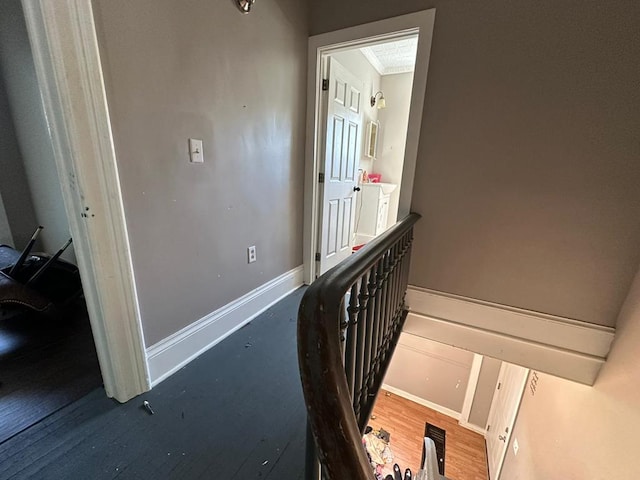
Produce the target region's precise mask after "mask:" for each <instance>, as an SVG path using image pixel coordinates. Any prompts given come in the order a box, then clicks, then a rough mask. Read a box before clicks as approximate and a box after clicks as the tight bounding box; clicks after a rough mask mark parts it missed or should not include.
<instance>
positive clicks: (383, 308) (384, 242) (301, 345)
mask: <svg viewBox="0 0 640 480" xmlns="http://www.w3.org/2000/svg"><path fill="white" fill-rule="evenodd" d="M419 219H420V215H418V214H410V215H409V216H407V217H406V218H404V219H403V220H402V221H400V222H398V223H396V225H394V226H393V227H392V228H390V229H389V230H387V231H386V232H385V233H384V234H382V235H381V236H379V237H377V238H376V239H374V240H372V241H371V242H370V243H368V244H367V245H366V246H365V247H363V248H362V249H360V251H359V252H358V253H356V254H354V255H352V256H351V257H349V258H348V259H346V260H345V261H344V262H342V263H341V264H339V265H337V266H336V267H334V268H333V269H331V270H329V271H328V272H327V273H325V274H324V275H322V276H321V277H320V278H319V279H317V280H316V281H315V282H313V284H311V286H309V288H308V289H307V291H306V292H305V295H304V296H303V298H302V302H301V304H300V310H299V313H298V363H299V367H300V377H301V380H302V388H303V391H304V397H305V403H306V406H307V412H308V421H309V429H310V431H311V434H312V435H311V436H312V438H313V439H314V443H315V447H316V449H315V451H313V452H311V453H308V455H307V459H308V461H307V478H308V479H311V478H319V473H318V472H319V469H318V468H317V466H313V465H310V461H309V459H315V458H317V459H318V460H319V462H320V466H321V469H322V477H323V478H324V479H325V480H345V479H349V480H371V479H373V478H374V474H373V469H372V467H371V464H370V463H369V460H368V458H367V455H366V452H365V450H364V448H363V445H362V434H363V431H364V428H365V427H366V424H367V422H368V421H369V416H370V415H371V410H372V409H373V404H374V402H375V397H376V395H377V393H378V390H379V389H380V386H381V383H382V379H383V378H384V374H385V372H386V369H387V367H388V365H389V361H390V360H391V356H392V354H393V351H394V349H395V346H396V344H397V342H398V337H399V335H400V332H401V331H402V325H403V323H404V320H405V318H406V315H407V310H406V308H405V303H404V297H405V293H406V289H407V282H408V277H409V262H410V254H411V243H412V240H413V226H414V225H415V223H416V222H417V221H418V220H419ZM308 443H311V442H309V440H308ZM310 447H313V445H308V447H307V448H310Z"/></svg>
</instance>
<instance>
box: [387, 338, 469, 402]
mask: <svg viewBox="0 0 640 480" xmlns="http://www.w3.org/2000/svg"><path fill="white" fill-rule="evenodd" d="M472 363H473V353H471V352H468V351H466V350H462V349H460V348H455V347H451V346H449V345H444V344H442V343H438V342H434V341H432V340H429V339H427V338H422V337H418V336H416V335H411V334H410V333H402V334H401V335H400V340H399V342H398V346H397V347H396V350H395V352H394V354H393V358H392V359H391V363H390V364H389V370H388V371H387V374H386V376H385V378H384V383H385V384H387V385H390V386H392V387H395V388H398V389H400V390H402V391H404V392H406V393H410V394H411V395H414V396H416V397H418V398H421V399H423V400H427V401H429V402H431V403H435V404H436V405H440V406H442V407H445V408H448V409H450V410H453V411H454V412H458V413H460V412H461V411H462V406H463V404H464V397H465V394H466V392H467V384H468V383H469V374H470V373H471V364H472Z"/></svg>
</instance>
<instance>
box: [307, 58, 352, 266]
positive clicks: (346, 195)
mask: <svg viewBox="0 0 640 480" xmlns="http://www.w3.org/2000/svg"><path fill="white" fill-rule="evenodd" d="M328 60H329V62H328V70H329V71H328V78H329V85H328V92H327V94H328V95H327V97H326V98H327V106H326V109H325V111H326V112H327V123H326V129H325V132H326V141H325V142H324V145H325V151H324V162H323V165H321V168H320V172H321V179H322V177H323V178H324V181H323V182H322V181H321V180H320V179H319V181H321V183H320V188H319V191H320V199H321V200H320V209H321V211H320V215H319V218H320V219H321V221H322V225H321V228H320V229H319V232H320V239H319V242H320V255H319V260H318V262H319V265H318V270H319V271H318V274H320V275H321V274H323V273H324V272H326V271H327V270H329V269H330V268H332V267H334V266H335V265H337V264H338V263H340V262H341V261H342V260H344V259H345V258H347V257H348V256H349V255H350V254H351V247H352V242H353V228H354V213H355V207H356V202H355V199H356V196H355V195H356V187H357V180H358V179H357V171H358V164H359V160H360V149H361V143H362V141H361V134H362V82H360V81H359V80H358V79H357V78H356V77H355V76H354V75H352V74H351V73H350V72H349V71H348V70H347V69H346V68H345V67H343V66H342V65H340V63H338V62H337V61H336V60H335V59H333V58H331V57H329V59H328Z"/></svg>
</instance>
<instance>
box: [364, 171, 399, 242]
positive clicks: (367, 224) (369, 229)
mask: <svg viewBox="0 0 640 480" xmlns="http://www.w3.org/2000/svg"><path fill="white" fill-rule="evenodd" d="M359 186H360V192H359V195H358V201H357V204H356V208H357V209H356V234H357V238H356V243H366V242H368V241H369V240H371V239H372V238H374V237H375V236H377V235H380V234H381V233H382V232H384V231H385V230H386V229H387V221H388V218H389V199H390V198H391V192H393V191H394V190H395V189H396V185H394V184H392V183H363V184H360V185H359Z"/></svg>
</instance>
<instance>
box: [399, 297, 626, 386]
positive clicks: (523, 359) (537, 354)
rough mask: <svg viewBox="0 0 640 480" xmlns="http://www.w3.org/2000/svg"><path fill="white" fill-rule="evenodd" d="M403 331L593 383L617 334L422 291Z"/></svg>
mask: <svg viewBox="0 0 640 480" xmlns="http://www.w3.org/2000/svg"><path fill="white" fill-rule="evenodd" d="M407 304H408V306H409V309H410V313H409V315H408V317H407V322H406V323H405V326H404V331H406V332H409V333H413V334H414V335H419V336H423V337H425V338H429V339H432V340H435V341H438V342H442V343H446V344H448V345H453V346H455V347H459V348H463V349H465V350H470V351H472V352H476V353H480V354H482V355H487V356H490V357H493V358H497V359H500V360H504V361H507V362H510V363H513V364H516V365H522V366H525V367H528V368H532V369H536V370H540V371H542V372H546V373H550V374H552V375H556V376H559V377H562V378H566V379H569V380H573V381H576V382H580V383H584V384H587V385H593V383H594V382H595V379H596V377H597V375H598V372H599V371H600V368H601V367H602V365H603V364H604V362H605V360H606V357H607V354H608V352H609V348H610V346H611V342H612V341H613V337H614V334H615V330H614V329H613V328H610V327H603V326H600V325H594V324H590V323H586V322H580V321H577V320H573V319H569V318H562V317H558V316H553V315H547V314H542V313H538V312H532V311H528V310H523V309H519V308H513V307H507V306H504V305H498V304H494V303H490V302H483V301H479V300H475V299H470V298H465V297H461V296H458V295H451V294H447V293H442V292H436V291H433V290H427V289H423V288H418V287H413V286H412V287H409V289H408V290H407Z"/></svg>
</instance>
